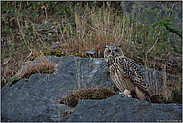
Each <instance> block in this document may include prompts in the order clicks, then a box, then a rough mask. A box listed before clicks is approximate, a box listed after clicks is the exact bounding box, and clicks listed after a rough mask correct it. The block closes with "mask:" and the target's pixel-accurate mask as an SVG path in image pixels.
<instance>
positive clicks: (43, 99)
mask: <svg viewBox="0 0 183 123" xmlns="http://www.w3.org/2000/svg"><path fill="white" fill-rule="evenodd" d="M42 58H45V59H49V60H50V62H51V63H56V64H57V65H56V66H57V68H56V71H55V72H54V73H52V74H39V73H37V74H33V75H31V76H30V77H29V78H23V79H21V80H19V81H18V82H17V83H16V84H14V85H12V86H9V85H10V84H11V82H8V84H7V85H6V86H4V87H3V88H2V89H1V118H2V119H1V120H2V121H11V122H15V121H41V122H50V121H66V120H67V119H68V118H69V117H68V116H64V117H63V116H62V114H63V113H64V112H68V111H72V110H73V109H70V108H68V107H66V106H64V105H62V104H58V103H57V102H56V100H58V99H60V98H62V97H63V96H66V95H67V94H68V93H69V92H70V91H77V90H78V89H84V88H98V87H100V86H105V87H108V88H110V89H111V88H112V81H111V79H110V76H109V75H108V74H106V72H107V70H108V68H107V65H106V63H105V60H104V58H95V59H89V58H87V59H86V58H80V57H74V56H65V57H55V56H43V57H40V58H38V59H36V60H35V61H33V62H31V63H38V62H40V61H41V59H42ZM29 64H30V63H27V64H25V65H24V66H22V69H23V70H24V68H26V67H25V66H27V65H29ZM139 68H140V69H141V71H142V73H143V75H144V78H145V81H146V82H147V84H148V85H149V86H151V85H153V84H149V83H151V82H152V83H153V82H157V83H158V85H159V88H161V85H162V84H163V79H162V78H163V72H160V71H156V70H154V69H151V68H146V67H144V66H139ZM18 75H19V73H18V74H17V75H16V76H18ZM166 75H167V77H170V78H171V79H176V78H177V77H176V76H173V75H170V74H166ZM113 98H114V97H113ZM113 98H109V99H113ZM124 99H125V98H124ZM122 100H123V99H122ZM130 100H132V99H130ZM135 100H136V101H138V99H135ZM101 101H102V100H101ZM99 102H100V101H99ZM121 105H124V106H128V104H127V103H124V104H123V103H122V104H121ZM148 105H150V104H148ZM111 109H112V107H111V108H108V110H111ZM91 110H92V109H91ZM175 110H176V109H175ZM127 114H128V112H127ZM117 115H119V113H118V114H117ZM92 118H93V117H92ZM93 120H94V119H93Z"/></svg>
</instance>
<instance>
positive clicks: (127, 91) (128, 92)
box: [119, 90, 132, 97]
mask: <svg viewBox="0 0 183 123" xmlns="http://www.w3.org/2000/svg"><path fill="white" fill-rule="evenodd" d="M119 94H123V95H125V96H127V97H132V95H130V94H131V92H130V91H129V90H125V91H124V92H119Z"/></svg>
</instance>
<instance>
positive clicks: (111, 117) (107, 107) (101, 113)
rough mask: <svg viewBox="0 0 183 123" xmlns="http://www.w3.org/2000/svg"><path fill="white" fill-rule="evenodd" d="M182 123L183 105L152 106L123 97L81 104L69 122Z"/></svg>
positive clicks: (87, 101)
mask: <svg viewBox="0 0 183 123" xmlns="http://www.w3.org/2000/svg"><path fill="white" fill-rule="evenodd" d="M91 121H92V122H129V121H130V122H159V121H171V122H173V121H174V122H181V121H182V105H181V104H152V103H149V102H147V101H145V100H138V99H135V98H130V97H126V96H122V95H115V96H111V97H109V98H108V99H103V100H86V99H83V100H81V101H80V102H79V104H78V106H77V107H76V108H75V110H74V112H73V113H72V114H71V116H70V118H69V119H68V120H67V122H91Z"/></svg>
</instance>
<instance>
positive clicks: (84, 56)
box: [74, 54, 89, 58]
mask: <svg viewBox="0 0 183 123" xmlns="http://www.w3.org/2000/svg"><path fill="white" fill-rule="evenodd" d="M74 56H78V57H82V58H89V57H88V56H86V55H80V54H76V55H74Z"/></svg>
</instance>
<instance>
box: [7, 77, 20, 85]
mask: <svg viewBox="0 0 183 123" xmlns="http://www.w3.org/2000/svg"><path fill="white" fill-rule="evenodd" d="M18 80H20V79H19V78H18V76H14V77H12V78H10V81H11V83H10V85H9V86H10V87H11V86H12V85H14V84H16V83H17V82H18Z"/></svg>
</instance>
